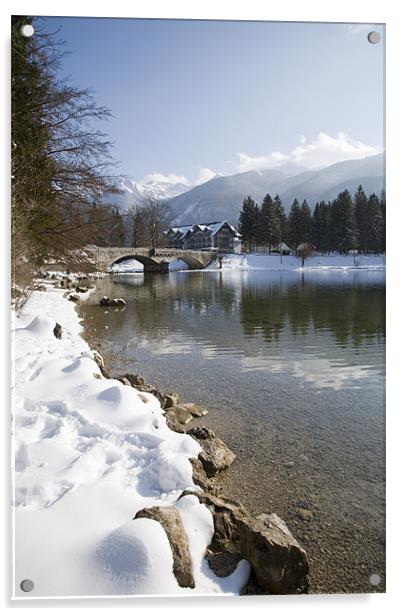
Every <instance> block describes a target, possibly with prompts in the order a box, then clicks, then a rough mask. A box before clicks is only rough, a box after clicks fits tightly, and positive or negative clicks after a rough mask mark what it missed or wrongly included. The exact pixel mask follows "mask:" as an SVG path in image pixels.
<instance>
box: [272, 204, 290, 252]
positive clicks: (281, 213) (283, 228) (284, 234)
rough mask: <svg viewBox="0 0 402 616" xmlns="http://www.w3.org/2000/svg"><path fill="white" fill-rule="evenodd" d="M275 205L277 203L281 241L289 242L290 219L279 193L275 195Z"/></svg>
mask: <svg viewBox="0 0 402 616" xmlns="http://www.w3.org/2000/svg"><path fill="white" fill-rule="evenodd" d="M274 205H275V211H276V215H277V217H278V219H279V227H280V234H279V241H280V242H285V243H287V241H288V219H287V217H286V214H285V209H284V207H283V205H282V201H281V198H280V197H279V195H276V196H275V199H274Z"/></svg>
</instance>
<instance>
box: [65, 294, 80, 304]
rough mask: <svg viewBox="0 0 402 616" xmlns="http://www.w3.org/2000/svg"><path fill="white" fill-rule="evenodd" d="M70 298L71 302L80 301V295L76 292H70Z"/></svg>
mask: <svg viewBox="0 0 402 616" xmlns="http://www.w3.org/2000/svg"><path fill="white" fill-rule="evenodd" d="M68 299H69V300H70V302H79V301H80V296H79V295H77V294H76V293H70V294H69V296H68Z"/></svg>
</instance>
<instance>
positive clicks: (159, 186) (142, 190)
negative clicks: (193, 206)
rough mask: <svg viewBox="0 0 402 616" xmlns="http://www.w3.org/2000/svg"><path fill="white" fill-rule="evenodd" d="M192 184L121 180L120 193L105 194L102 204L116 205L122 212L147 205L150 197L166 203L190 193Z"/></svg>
mask: <svg viewBox="0 0 402 616" xmlns="http://www.w3.org/2000/svg"><path fill="white" fill-rule="evenodd" d="M190 188H191V185H190V184H185V183H183V182H176V183H172V182H169V181H163V180H159V181H157V180H151V181H149V182H136V181H135V180H133V179H127V178H125V179H121V180H120V182H119V185H118V192H116V193H111V192H107V193H104V194H103V196H102V202H103V203H105V204H108V205H115V206H116V207H118V208H119V209H120V210H122V211H124V210H128V209H129V208H130V207H131V206H133V205H139V206H142V205H145V204H146V202H147V199H149V198H150V197H151V198H153V199H158V200H160V201H166V200H168V199H171V198H172V197H176V196H177V195H180V194H181V193H183V192H185V191H188V190H189V189H190Z"/></svg>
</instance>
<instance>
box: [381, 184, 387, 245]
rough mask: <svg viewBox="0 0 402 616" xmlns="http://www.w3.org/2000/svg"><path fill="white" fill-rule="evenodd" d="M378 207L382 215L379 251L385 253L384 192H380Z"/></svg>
mask: <svg viewBox="0 0 402 616" xmlns="http://www.w3.org/2000/svg"><path fill="white" fill-rule="evenodd" d="M380 207H381V215H382V242H381V251H382V252H385V248H386V213H385V210H386V197H385V190H382V191H381V195H380Z"/></svg>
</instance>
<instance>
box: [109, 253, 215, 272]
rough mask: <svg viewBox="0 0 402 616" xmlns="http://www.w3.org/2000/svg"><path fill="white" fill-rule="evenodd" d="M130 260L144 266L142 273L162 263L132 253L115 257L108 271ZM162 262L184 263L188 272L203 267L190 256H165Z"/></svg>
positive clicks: (197, 260)
mask: <svg viewBox="0 0 402 616" xmlns="http://www.w3.org/2000/svg"><path fill="white" fill-rule="evenodd" d="M132 259H134V260H135V261H138V262H139V263H141V264H142V265H143V266H144V271H145V270H146V269H149V270H150V269H154V268H159V267H160V266H161V261H162V259H161V258H160V257H158V258H155V259H153V258H152V257H147V256H144V255H141V254H136V253H135V252H134V251H133V253H132V254H127V255H123V256H121V257H116V258H115V259H113V260H112V261H111V263H109V265H108V269H110V268H111V267H112V266H113V265H118V264H119V263H124V262H125V261H130V260H132ZM163 261H164V262H166V263H171V262H172V261H183V262H184V263H186V264H187V265H188V268H189V269H190V270H197V269H203V268H204V267H205V265H204V263H202V261H200V260H199V259H197V258H196V257H194V256H192V255H187V254H183V255H172V256H168V255H166V256H165V257H164V258H163Z"/></svg>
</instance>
